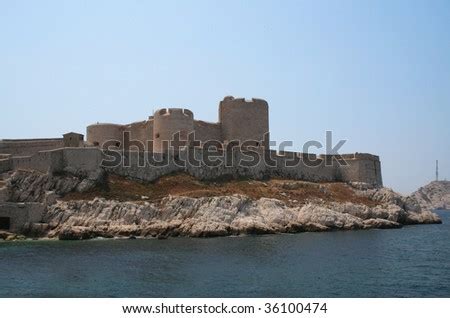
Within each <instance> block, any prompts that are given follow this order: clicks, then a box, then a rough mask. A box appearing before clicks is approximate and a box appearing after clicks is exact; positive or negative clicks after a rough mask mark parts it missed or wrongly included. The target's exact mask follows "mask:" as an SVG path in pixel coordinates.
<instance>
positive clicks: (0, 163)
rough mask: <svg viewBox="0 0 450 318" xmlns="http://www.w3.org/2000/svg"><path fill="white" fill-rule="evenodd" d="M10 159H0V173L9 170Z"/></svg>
mask: <svg viewBox="0 0 450 318" xmlns="http://www.w3.org/2000/svg"><path fill="white" fill-rule="evenodd" d="M11 168H12V166H11V159H9V158H7V159H0V173H3V172H6V171H9V170H11Z"/></svg>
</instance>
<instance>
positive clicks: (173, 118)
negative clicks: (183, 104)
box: [153, 108, 194, 153]
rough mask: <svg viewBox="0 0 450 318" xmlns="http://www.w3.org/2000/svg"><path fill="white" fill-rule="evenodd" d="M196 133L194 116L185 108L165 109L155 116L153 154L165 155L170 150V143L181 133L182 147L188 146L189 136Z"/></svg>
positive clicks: (157, 112) (158, 111)
mask: <svg viewBox="0 0 450 318" xmlns="http://www.w3.org/2000/svg"><path fill="white" fill-rule="evenodd" d="M193 131H194V114H193V113H192V112H191V111H190V110H188V109H183V108H163V109H159V110H157V111H156V112H155V114H154V119H153V152H156V153H164V152H167V150H168V146H169V144H168V142H170V141H172V140H173V136H174V135H175V134H176V133H180V139H181V141H182V142H181V145H186V144H187V140H188V135H189V134H190V133H191V132H193Z"/></svg>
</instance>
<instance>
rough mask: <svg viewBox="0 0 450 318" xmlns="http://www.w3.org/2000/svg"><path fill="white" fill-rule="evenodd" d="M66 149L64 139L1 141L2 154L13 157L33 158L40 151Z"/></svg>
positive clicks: (0, 150)
mask: <svg viewBox="0 0 450 318" xmlns="http://www.w3.org/2000/svg"><path fill="white" fill-rule="evenodd" d="M62 147H64V141H63V139H62V138H55V139H6V140H0V153H1V154H10V155H13V156H31V155H33V154H35V153H37V152H39V151H44V150H52V149H58V148H62Z"/></svg>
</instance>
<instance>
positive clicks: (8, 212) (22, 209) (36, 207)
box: [0, 202, 44, 232]
mask: <svg viewBox="0 0 450 318" xmlns="http://www.w3.org/2000/svg"><path fill="white" fill-rule="evenodd" d="M43 213H44V205H43V204H41V203H34V202H33V203H31V202H27V203H11V202H3V203H0V217H7V218H10V229H9V230H10V231H13V232H15V231H20V230H21V229H22V228H23V227H24V226H26V225H27V223H38V222H40V221H41V220H42V215H43Z"/></svg>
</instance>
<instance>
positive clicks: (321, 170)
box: [108, 149, 336, 182]
mask: <svg viewBox="0 0 450 318" xmlns="http://www.w3.org/2000/svg"><path fill="white" fill-rule="evenodd" d="M189 152H190V155H191V157H194V158H195V159H197V160H201V159H202V155H203V152H202V151H201V150H200V149H189ZM186 154H187V152H186V151H184V152H181V153H179V154H178V156H179V158H181V159H186ZM148 155H149V154H148V153H142V152H141V153H138V152H130V153H125V156H126V157H127V158H128V159H129V165H128V166H126V167H124V166H123V165H120V166H118V167H115V168H108V170H109V171H111V172H113V173H116V174H118V175H122V176H126V177H130V178H134V179H139V180H144V181H154V180H156V179H158V178H159V177H161V176H163V175H167V174H170V173H174V172H186V173H188V174H190V175H192V176H194V177H196V178H198V179H200V180H214V179H221V178H234V179H238V178H250V179H256V180H261V179H265V178H268V177H281V178H290V179H295V180H307V181H314V182H318V181H335V180H336V167H334V166H333V167H326V166H324V162H323V161H320V160H319V163H320V166H318V167H308V166H307V165H306V164H305V163H303V162H300V163H298V164H297V166H295V167H288V165H287V164H286V161H287V159H288V158H287V157H285V156H278V157H276V158H275V160H276V162H277V166H276V167H273V168H272V167H267V166H266V164H265V161H263V160H261V161H259V162H258V163H257V164H256V165H254V166H250V167H249V166H246V165H245V164H241V165H236V164H235V165H232V166H225V165H220V166H217V167H212V166H206V165H204V164H202V165H201V166H196V165H195V164H190V163H189V162H188V163H187V164H186V166H177V165H176V164H175V162H174V161H173V158H174V156H173V155H171V156H169V158H170V160H169V164H168V165H165V166H160V167H155V166H153V167H150V166H148V165H144V164H142V163H143V162H144V160H145V157H146V156H148ZM150 156H151V154H150ZM159 156H163V154H159ZM165 156H167V155H165ZM218 156H219V157H221V158H224V157H223V156H224V155H223V153H222V154H220V153H218ZM250 159H251V157H249V156H248V152H245V151H244V152H237V151H236V152H234V153H233V160H234V161H233V162H235V163H237V162H239V161H240V160H247V161H249V160H250ZM138 160H141V161H138ZM224 161H225V160H224ZM127 162H128V161H127ZM139 162H140V163H141V164H140V165H139Z"/></svg>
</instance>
